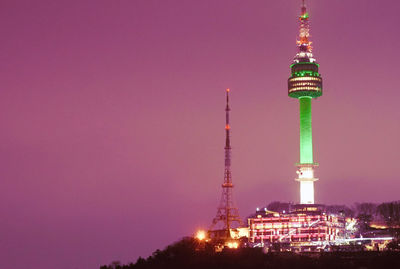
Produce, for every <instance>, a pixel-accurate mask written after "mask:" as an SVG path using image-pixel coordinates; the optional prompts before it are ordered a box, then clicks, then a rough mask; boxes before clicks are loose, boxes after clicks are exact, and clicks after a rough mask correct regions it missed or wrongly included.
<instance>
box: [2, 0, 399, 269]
mask: <svg viewBox="0 0 400 269" xmlns="http://www.w3.org/2000/svg"><path fill="white" fill-rule="evenodd" d="M308 2H309V10H310V13H311V27H312V28H311V34H312V40H313V41H314V55H315V56H316V58H317V60H318V61H319V63H320V64H321V67H320V72H321V73H322V75H323V78H324V95H323V96H322V97H321V98H320V99H318V100H315V101H314V105H313V124H314V125H313V127H314V129H313V130H314V145H315V148H314V154H315V160H316V161H317V162H319V163H320V168H319V169H318V170H317V176H318V177H319V178H320V181H318V182H317V183H316V201H317V202H320V203H329V204H333V203H335V204H343V203H346V204H351V203H353V202H355V201H373V202H381V201H390V200H398V199H399V198H400V197H399V192H400V183H399V181H398V179H399V176H398V173H399V171H398V169H397V168H398V167H399V161H400V139H399V138H400V109H399V105H398V104H399V98H400V83H399V78H400V73H399V71H400V70H399V63H400V52H399V44H400V35H399V32H398V26H399V25H400V16H399V9H400V2H399V1H397V0H381V1H376V0H350V1H349V0H335V1H316V0H312V1H311V0H310V1H308ZM299 6H300V0H285V1H278V0H276V1H267V0H251V1H248V0H203V1H188V0H158V1H156V0H131V1H128V0H126V1H122V0H120V1H117V0H115V1H112V0H96V1H95V0H92V1H86V0H79V1H54V0H40V1H28V0H26V1H19V0H4V1H1V4H0V39H1V42H0V44H1V45H0V60H1V61H0V126H1V132H0V141H1V142H0V162H1V165H0V212H1V218H0V268H7V269H22V268H24V269H25V268H28V267H29V268H45V269H46V268H49V269H53V268H57V269H78V268H79V269H86V268H98V267H99V265H101V264H108V263H109V262H111V261H113V260H120V261H122V262H128V261H135V260H136V259H137V257H138V256H139V255H141V256H147V255H149V254H151V252H152V251H154V250H155V249H156V248H163V247H165V246H166V245H167V244H169V243H171V242H173V241H176V240H178V239H179V238H181V237H182V236H185V235H190V234H191V233H192V232H194V231H195V229H197V228H198V227H207V226H208V225H209V224H210V222H211V219H212V218H213V217H214V215H215V213H216V207H217V205H218V203H219V199H220V192H221V189H220V184H221V183H222V180H223V156H224V152H223V146H224V105H225V104H224V101H225V99H224V94H225V91H224V90H225V88H227V87H229V88H231V90H232V91H231V107H232V112H231V126H232V144H233V181H234V183H235V186H236V188H235V189H234V194H235V200H236V202H237V204H238V206H239V210H240V212H241V215H242V216H243V217H244V216H247V215H249V214H250V213H252V212H253V211H254V210H255V208H256V207H257V206H264V205H265V204H266V203H268V202H270V201H273V200H280V201H294V202H296V201H298V199H299V197H298V196H299V194H298V189H299V186H298V183H296V182H295V181H294V178H295V176H296V174H295V167H294V163H295V162H297V161H298V103H297V101H296V100H294V99H291V98H289V97H288V96H287V78H288V77H289V72H290V70H289V65H290V64H291V61H292V58H293V56H294V55H295V53H296V47H295V40H296V36H297V31H298V20H297V15H298V14H299V10H300V8H299Z"/></svg>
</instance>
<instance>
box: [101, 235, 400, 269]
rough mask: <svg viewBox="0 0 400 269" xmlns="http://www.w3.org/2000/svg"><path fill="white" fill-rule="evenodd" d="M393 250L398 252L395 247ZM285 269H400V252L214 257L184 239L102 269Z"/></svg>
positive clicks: (241, 252)
mask: <svg viewBox="0 0 400 269" xmlns="http://www.w3.org/2000/svg"><path fill="white" fill-rule="evenodd" d="M393 249H396V247H395V246H394V248H393ZM153 268H154V269H161V268H163V269H169V268H174V269H179V268H188V269H189V268H190V269H205V268H207V269H224V268H229V269H252V268H254V269H255V268H257V269H260V268H269V269H275V268H276V269H286V268H290V269H292V268H300V269H301V268H307V269H314V268H324V269H331V268H332V269H333V268H344V269H346V268H366V269H370V268H400V252H349V253H346V252H330V253H313V254H310V253H309V254H296V253H290V252H285V253H267V254H264V253H263V252H262V250H261V249H259V248H242V249H236V250H225V251H222V252H221V253H215V252H214V251H213V248H212V246H210V245H208V244H206V243H199V242H198V241H196V240H194V239H191V238H185V239H183V240H181V241H179V242H177V243H175V244H173V245H171V246H168V247H167V248H166V249H164V250H163V251H160V250H156V251H155V252H154V253H153V255H151V256H150V257H148V258H147V259H143V258H139V259H138V260H137V262H136V263H135V264H132V263H131V264H128V265H120V264H119V263H115V262H114V263H113V264H111V265H109V266H102V267H100V269H153Z"/></svg>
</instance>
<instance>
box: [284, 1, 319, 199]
mask: <svg viewBox="0 0 400 269" xmlns="http://www.w3.org/2000/svg"><path fill="white" fill-rule="evenodd" d="M299 19H300V34H299V40H298V41H297V46H298V50H299V51H298V53H297V54H296V56H295V58H294V63H293V64H292V65H291V66H290V67H291V76H290V78H289V80H288V88H289V96H290V97H293V98H297V99H299V103H300V162H299V163H298V164H297V167H298V170H297V175H298V177H297V178H296V180H297V181H299V182H300V203H301V204H314V181H316V180H318V179H317V178H314V168H315V167H316V166H318V164H317V163H314V159H313V143H312V125H311V118H312V115H311V103H312V99H313V98H317V97H320V96H321V95H322V77H321V75H320V74H319V73H318V68H319V64H317V62H316V60H315V59H314V58H313V55H312V53H311V52H312V47H311V41H309V36H310V33H309V32H310V26H309V16H308V13H307V9H306V6H305V3H304V0H303V5H302V8H301V15H300V18H299Z"/></svg>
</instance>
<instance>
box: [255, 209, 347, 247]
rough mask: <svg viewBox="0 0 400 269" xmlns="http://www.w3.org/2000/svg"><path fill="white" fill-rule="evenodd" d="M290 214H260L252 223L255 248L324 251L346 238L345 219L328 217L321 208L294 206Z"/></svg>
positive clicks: (265, 211) (268, 212) (266, 211)
mask: <svg viewBox="0 0 400 269" xmlns="http://www.w3.org/2000/svg"><path fill="white" fill-rule="evenodd" d="M293 207H294V208H293V210H291V211H290V212H288V213H283V212H272V211H268V210H267V209H264V210H261V211H260V210H258V211H257V212H256V215H255V216H254V217H252V218H249V219H248V224H249V243H250V244H251V245H252V246H253V247H264V246H265V247H273V246H274V245H275V246H276V245H277V246H278V247H279V248H280V250H298V251H307V250H308V251H315V250H318V249H324V248H326V247H327V246H329V245H330V243H331V242H333V241H335V240H341V239H343V238H344V235H345V219H344V217H343V216H341V215H332V214H326V213H325V210H324V207H323V206H321V205H308V206H306V205H294V206H293Z"/></svg>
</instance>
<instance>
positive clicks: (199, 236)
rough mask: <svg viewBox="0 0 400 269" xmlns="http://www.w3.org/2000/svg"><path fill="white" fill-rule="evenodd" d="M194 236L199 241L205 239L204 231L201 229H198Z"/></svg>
mask: <svg viewBox="0 0 400 269" xmlns="http://www.w3.org/2000/svg"><path fill="white" fill-rule="evenodd" d="M196 238H197V239H198V240H200V241H203V240H204V239H206V232H205V231H203V230H199V231H197V233H196Z"/></svg>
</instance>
